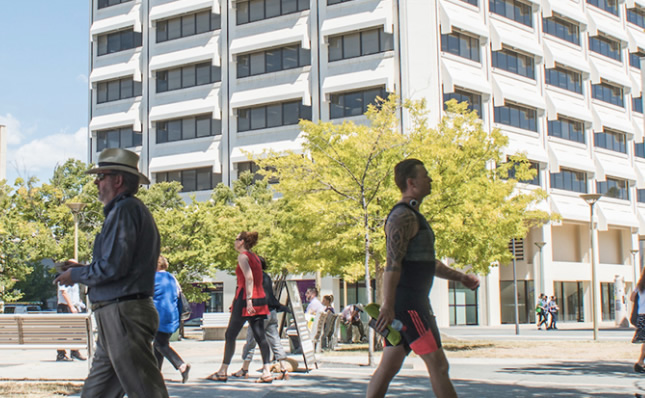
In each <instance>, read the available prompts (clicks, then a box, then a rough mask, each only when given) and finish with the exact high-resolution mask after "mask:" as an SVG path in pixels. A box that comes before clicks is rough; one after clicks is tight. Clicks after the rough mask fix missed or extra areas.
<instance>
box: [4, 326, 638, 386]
mask: <svg viewBox="0 0 645 398" xmlns="http://www.w3.org/2000/svg"><path fill="white" fill-rule="evenodd" d="M189 333H190V334H196V333H198V332H197V331H196V330H192V331H189ZM190 334H189V335H190ZM444 334H445V335H446V337H447V338H450V337H454V338H458V339H462V340H469V339H471V340H484V339H486V340H494V339H504V340H511V339H512V340H522V339H531V340H535V339H542V340H544V342H545V347H548V342H549V341H550V340H556V339H557V340H567V339H571V340H591V338H592V332H591V330H590V329H589V328H586V327H585V325H573V326H570V327H566V326H565V328H564V329H562V330H558V331H549V332H546V331H544V330H542V331H537V330H535V328H534V327H531V326H529V325H523V326H522V328H521V330H520V335H519V336H516V335H515V329H514V326H512V325H510V326H508V325H505V326H503V327H497V328H492V327H491V328H487V327H452V328H445V329H444ZM632 334H633V329H614V328H603V329H601V331H600V334H599V336H600V339H601V340H616V341H628V340H630V339H631V336H632ZM242 344H243V342H242V341H240V342H238V349H237V351H236V357H235V359H234V361H233V363H232V364H231V367H230V371H231V372H233V371H235V370H237V369H238V368H239V366H240V361H239V353H240V352H241V345H242ZM173 347H175V349H176V350H177V351H178V352H179V353H180V354H181V355H182V357H183V358H184V359H185V360H187V361H189V362H190V363H191V364H192V370H191V374H190V376H191V377H190V380H189V381H188V383H187V384H181V383H180V382H179V380H180V376H179V372H177V371H175V370H174V369H173V368H172V366H170V364H169V363H168V362H166V363H165V365H164V370H163V372H164V376H165V379H166V383H167V385H168V389H169V392H170V395H171V396H172V397H186V398H188V397H191V398H193V397H194V398H199V397H230V398H235V397H244V398H249V397H275V398H277V397H294V398H295V397H323V396H324V397H326V398H332V397H363V396H364V395H365V390H366V388H367V383H368V381H369V378H370V375H371V374H372V372H373V370H374V368H373V367H368V366H365V364H366V363H367V354H366V353H365V352H352V353H348V352H341V353H333V352H332V353H323V354H319V355H317V360H318V366H319V367H318V369H314V370H312V371H310V372H308V373H305V372H299V373H294V374H293V375H292V377H291V379H290V380H288V381H275V382H274V383H273V384H256V383H254V382H253V381H254V377H256V376H259V373H253V372H252V374H251V378H250V379H248V380H236V379H233V378H229V381H228V382H227V383H216V382H211V381H207V380H204V378H205V377H206V376H207V375H209V374H210V373H212V372H214V371H215V370H217V369H218V367H219V364H220V362H221V359H222V352H223V349H224V343H223V342H221V341H200V340H195V339H185V340H182V341H179V342H175V343H173ZM636 354H637V348H636V347H635V348H634V355H636ZM55 356H56V353H55V352H53V351H52V352H49V351H41V350H20V351H18V350H16V351H9V350H6V351H2V352H1V353H0V379H2V381H7V380H11V381H23V380H41V381H47V380H49V381H63V380H70V381H77V382H81V381H82V380H83V379H84V377H85V376H86V375H87V370H88V369H87V364H86V363H85V362H79V361H74V362H69V363H68V362H65V363H61V362H56V361H55ZM448 356H449V360H450V364H451V376H452V378H453V380H454V382H455V387H456V389H457V392H458V393H459V395H460V396H462V397H494V398H501V397H587V396H589V397H592V396H594V397H596V396H597V397H633V396H634V393H635V392H645V376H641V375H638V374H636V373H634V372H633V370H632V365H633V361H634V358H625V360H621V361H596V362H589V361H576V360H575V358H572V360H571V361H555V360H534V359H529V358H513V359H508V358H503V359H502V358H450V353H448ZM294 358H295V359H297V360H299V361H300V363H302V356H294ZM375 359H376V361H375V362H376V363H378V359H379V357H378V354H377V356H376V358H375ZM259 367H260V363H259V355H257V358H256V360H255V361H254V363H253V364H252V367H251V369H252V370H255V369H258V368H259ZM388 396H392V397H432V396H434V395H433V394H432V392H431V390H430V386H429V382H428V379H427V376H426V371H425V366H424V364H423V363H422V361H421V360H420V359H419V358H416V357H411V358H409V359H408V360H407V361H406V363H405V365H404V368H403V369H402V370H401V372H400V374H399V376H397V377H396V378H395V380H394V382H393V383H392V385H391V388H390V390H389V394H388Z"/></svg>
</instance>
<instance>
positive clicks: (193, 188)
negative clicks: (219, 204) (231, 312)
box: [89, 0, 645, 325]
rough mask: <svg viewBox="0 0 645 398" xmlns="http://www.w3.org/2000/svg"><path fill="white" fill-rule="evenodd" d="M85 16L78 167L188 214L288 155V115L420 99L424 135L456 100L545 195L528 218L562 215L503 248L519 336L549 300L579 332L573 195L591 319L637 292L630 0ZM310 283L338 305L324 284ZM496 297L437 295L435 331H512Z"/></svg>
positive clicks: (336, 2)
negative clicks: (511, 260)
mask: <svg viewBox="0 0 645 398" xmlns="http://www.w3.org/2000/svg"><path fill="white" fill-rule="evenodd" d="M92 3H93V5H92V9H91V16H90V18H91V27H90V54H91V55H90V58H91V60H90V61H91V62H90V65H91V73H90V85H91V88H90V97H91V98H90V99H91V101H90V104H91V105H90V121H89V130H90V138H89V139H90V145H89V148H90V153H89V159H90V160H91V161H94V160H95V159H96V158H97V156H98V153H99V152H100V151H101V150H102V149H104V148H108V147H127V148H129V149H132V150H134V151H136V152H138V153H140V155H141V162H142V164H141V169H142V170H143V172H144V173H147V174H148V175H149V176H150V178H151V180H152V181H153V183H154V182H159V181H175V180H177V181H180V182H181V183H182V184H183V186H184V191H185V192H186V193H188V192H190V193H195V194H196V195H197V199H198V200H202V199H206V198H208V197H209V195H210V190H211V189H212V188H213V187H214V186H215V185H216V184H217V183H219V182H224V183H226V184H230V183H231V181H233V180H235V179H236V178H237V175H238V173H240V172H242V171H245V170H251V171H254V164H253V163H251V162H250V161H249V160H248V159H247V155H246V154H247V153H252V154H260V153H261V152H262V151H264V150H265V149H273V150H278V151H279V150H286V149H291V150H298V148H299V142H298V136H299V134H300V130H299V128H298V125H297V123H298V120H299V119H300V118H305V119H310V120H314V121H317V120H323V121H329V120H331V121H341V120H345V119H351V120H357V121H360V120H363V116H362V114H363V113H364V112H365V110H366V108H367V104H369V103H370V102H371V101H373V99H374V98H375V97H376V96H377V95H380V96H384V95H385V94H386V93H388V92H395V93H397V94H398V95H400V96H402V97H403V98H411V99H421V98H424V99H426V100H427V102H428V105H429V109H430V117H431V119H432V121H433V122H434V123H437V122H439V120H440V118H441V116H442V113H443V103H444V101H447V100H449V99H453V98H455V99H457V100H459V101H468V102H469V104H470V106H471V107H472V108H473V109H476V110H477V111H478V113H479V115H480V116H481V118H482V120H483V122H484V125H485V126H486V128H487V129H489V130H492V129H495V128H498V129H501V130H502V131H503V132H504V133H505V134H506V135H507V136H508V137H509V145H508V147H507V148H506V153H507V154H508V155H512V154H515V153H518V152H522V153H524V154H526V156H527V157H528V159H529V160H530V161H531V163H532V165H533V167H534V168H535V169H536V170H537V171H538V173H537V177H536V178H535V179H533V180H532V181H523V182H522V183H521V184H520V189H522V190H532V189H536V188H537V187H540V188H542V189H545V190H546V191H547V192H548V193H549V198H548V200H546V201H545V202H544V203H541V204H540V205H539V207H540V208H541V209H544V210H547V211H551V212H556V213H559V214H560V215H561V220H560V221H558V222H553V223H550V224H548V225H545V226H542V227H540V228H534V229H532V230H531V231H530V232H529V234H528V235H527V236H526V237H525V238H524V239H522V240H517V241H515V242H514V243H515V245H514V246H515V252H516V258H517V262H516V271H517V272H516V275H517V280H518V296H519V308H520V311H519V313H520V321H521V322H529V321H532V319H533V318H534V312H533V308H534V306H535V300H536V296H537V294H539V293H540V292H543V293H546V294H548V295H556V296H558V297H559V304H560V307H561V316H560V318H561V320H562V321H565V322H566V321H571V322H580V321H581V322H588V321H590V320H591V314H592V310H591V308H592V294H591V290H592V289H591V286H592V283H591V280H592V272H591V268H592V267H591V262H592V260H591V258H592V250H591V244H590V241H591V232H590V208H589V205H588V204H586V203H585V202H584V201H583V200H582V199H581V198H580V194H582V193H601V194H604V197H603V198H602V199H601V200H600V201H599V202H598V203H597V204H596V205H595V210H596V214H597V226H598V228H597V230H598V245H597V252H598V266H597V280H598V289H597V291H598V302H599V303H600V305H599V308H598V309H597V313H598V314H599V318H600V319H603V320H611V319H614V318H615V317H616V314H615V308H616V306H615V304H616V303H617V302H618V301H620V300H621V299H622V298H621V297H617V296H616V295H615V294H614V288H615V287H616V286H615V281H616V280H618V281H619V283H618V285H620V284H621V283H624V284H625V287H626V288H625V290H626V291H627V292H629V291H630V290H631V289H632V287H633V283H634V280H635V279H636V278H638V276H639V269H640V258H641V255H640V252H641V250H642V249H643V244H642V243H641V240H640V236H641V233H642V234H643V235H645V190H644V189H645V146H644V144H643V129H644V124H643V104H642V94H641V91H642V80H643V79H642V76H641V68H640V62H641V56H642V55H643V54H644V53H645V31H644V27H645V0H541V1H540V0H436V1H426V0H250V1H249V0H228V1H225V0H174V1H168V0H93V1H92ZM401 125H402V129H403V130H404V131H405V129H406V127H407V120H406V117H405V115H404V117H403V118H402V122H401ZM641 231H642V232H641ZM538 243H539V245H536V244H538ZM617 278H618V279H617ZM227 285H230V283H228V282H225V284H224V288H223V291H224V293H223V294H224V300H225V302H227V301H228V298H227V295H232V293H231V292H230V291H229V290H230V289H228V288H227ZM323 286H324V287H325V289H326V290H328V291H329V292H330V293H340V289H341V287H340V286H341V284H340V282H339V281H337V280H336V281H334V280H330V281H329V282H325V283H324V284H323ZM513 286H514V284H513V272H512V267H510V266H506V265H502V266H500V267H494V268H493V269H492V271H491V273H490V274H489V275H487V276H486V277H484V278H483V283H482V287H481V288H480V289H479V290H478V291H477V292H470V291H467V289H464V288H463V287H462V286H460V285H459V284H453V283H447V282H445V281H437V282H436V283H435V285H434V287H433V291H432V293H431V299H432V301H433V306H434V309H435V312H436V313H437V315H438V320H439V322H440V323H441V324H444V325H447V324H472V325H496V324H500V323H512V322H514V313H515V312H514V289H513ZM233 288H234V287H233ZM356 289H357V291H358V290H360V288H358V287H357V288H356ZM227 291H228V293H227ZM338 304H339V305H342V304H343V303H338Z"/></svg>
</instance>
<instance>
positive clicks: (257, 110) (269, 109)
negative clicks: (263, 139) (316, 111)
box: [237, 101, 311, 132]
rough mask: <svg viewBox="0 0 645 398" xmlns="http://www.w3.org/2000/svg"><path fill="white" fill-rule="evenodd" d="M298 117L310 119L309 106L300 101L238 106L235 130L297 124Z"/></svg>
mask: <svg viewBox="0 0 645 398" xmlns="http://www.w3.org/2000/svg"><path fill="white" fill-rule="evenodd" d="M300 119H305V120H311V106H306V105H303V104H302V101H290V102H283V103H278V104H270V105H261V106H254V107H250V108H240V109H238V110H237V131H239V132H242V131H249V130H259V129H266V128H270V127H278V126H289V125H294V124H298V123H299V122H300Z"/></svg>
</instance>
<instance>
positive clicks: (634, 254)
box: [631, 249, 641, 286]
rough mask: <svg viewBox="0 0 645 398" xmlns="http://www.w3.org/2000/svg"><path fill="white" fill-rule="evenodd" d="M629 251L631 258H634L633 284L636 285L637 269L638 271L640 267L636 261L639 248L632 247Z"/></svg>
mask: <svg viewBox="0 0 645 398" xmlns="http://www.w3.org/2000/svg"><path fill="white" fill-rule="evenodd" d="M631 252H632V258H633V259H634V260H633V261H634V286H636V284H637V283H638V277H639V273H638V271H640V269H641V267H640V264H638V263H637V262H636V256H637V255H638V253H639V252H640V250H638V249H632V250H631Z"/></svg>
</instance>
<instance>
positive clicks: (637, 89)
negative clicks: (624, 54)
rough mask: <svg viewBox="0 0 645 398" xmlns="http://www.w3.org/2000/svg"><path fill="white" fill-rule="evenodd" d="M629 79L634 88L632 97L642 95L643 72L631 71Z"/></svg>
mask: <svg viewBox="0 0 645 398" xmlns="http://www.w3.org/2000/svg"><path fill="white" fill-rule="evenodd" d="M636 76H638V77H636ZM629 80H630V81H631V83H632V90H631V93H632V97H634V98H638V97H640V96H641V74H640V73H638V74H636V73H633V72H630V73H629Z"/></svg>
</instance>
